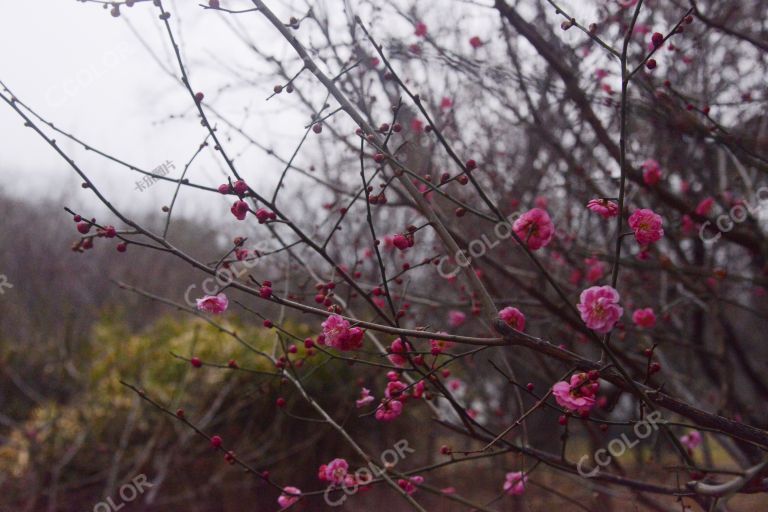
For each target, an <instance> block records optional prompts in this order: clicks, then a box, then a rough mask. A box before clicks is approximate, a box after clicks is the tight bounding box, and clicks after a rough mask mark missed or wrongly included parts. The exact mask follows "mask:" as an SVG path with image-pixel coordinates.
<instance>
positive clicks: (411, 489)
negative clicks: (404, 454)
mask: <svg viewBox="0 0 768 512" xmlns="http://www.w3.org/2000/svg"><path fill="white" fill-rule="evenodd" d="M422 483H424V477H423V476H418V475H417V476H412V477H410V478H408V479H407V480H406V479H405V478H401V479H400V480H398V481H397V485H399V486H400V488H401V489H402V490H404V491H405V492H406V493H407V494H409V495H412V494H413V493H415V492H416V491H417V490H419V487H418V486H419V485H421V484H422Z"/></svg>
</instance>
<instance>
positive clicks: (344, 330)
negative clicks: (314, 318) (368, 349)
mask: <svg viewBox="0 0 768 512" xmlns="http://www.w3.org/2000/svg"><path fill="white" fill-rule="evenodd" d="M322 326H323V337H324V341H325V344H327V345H330V346H331V347H334V348H336V349H339V350H344V351H346V350H355V349H358V348H360V347H362V346H363V334H365V332H364V331H363V330H362V329H360V328H359V327H352V328H350V326H349V322H348V321H346V320H345V319H343V318H342V317H341V316H339V315H331V316H329V317H328V319H327V320H326V321H325V322H323V323H322Z"/></svg>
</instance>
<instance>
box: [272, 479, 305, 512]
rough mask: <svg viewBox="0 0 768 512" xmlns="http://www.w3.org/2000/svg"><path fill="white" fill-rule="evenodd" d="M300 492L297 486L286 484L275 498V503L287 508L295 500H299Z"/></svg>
mask: <svg viewBox="0 0 768 512" xmlns="http://www.w3.org/2000/svg"><path fill="white" fill-rule="evenodd" d="M300 494H301V489H299V488H298V487H292V486H290V485H289V486H287V487H283V494H281V495H280V496H279V497H278V498H277V504H278V505H280V508H288V507H290V506H291V505H293V504H294V503H296V502H297V501H299V498H300V497H301V496H299V495H300Z"/></svg>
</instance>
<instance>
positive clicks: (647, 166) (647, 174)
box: [640, 158, 661, 187]
mask: <svg viewBox="0 0 768 512" xmlns="http://www.w3.org/2000/svg"><path fill="white" fill-rule="evenodd" d="M640 167H642V168H643V182H645V184H646V185H648V186H649V187H652V186H654V185H655V184H657V183H658V182H659V180H661V166H660V165H659V162H657V161H656V160H654V159H653V158H649V159H648V160H646V161H645V162H643V163H642V164H641V165H640Z"/></svg>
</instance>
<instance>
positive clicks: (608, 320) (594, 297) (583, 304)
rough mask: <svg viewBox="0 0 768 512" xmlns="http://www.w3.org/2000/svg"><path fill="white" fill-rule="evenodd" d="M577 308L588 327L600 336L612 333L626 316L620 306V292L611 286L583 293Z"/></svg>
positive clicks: (594, 287)
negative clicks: (615, 326)
mask: <svg viewBox="0 0 768 512" xmlns="http://www.w3.org/2000/svg"><path fill="white" fill-rule="evenodd" d="M576 307H577V308H578V309H579V313H581V319H582V320H583V321H584V323H585V324H587V327H589V328H590V329H592V330H593V331H595V332H597V333H600V334H605V333H607V332H610V330H611V329H613V326H614V325H616V322H618V321H619V319H620V318H621V315H622V314H624V309H622V307H621V306H619V292H617V291H616V289H614V288H613V287H611V286H592V287H591V288H587V289H586V290H584V291H583V292H581V296H580V297H579V304H578V305H577V306H576Z"/></svg>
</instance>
